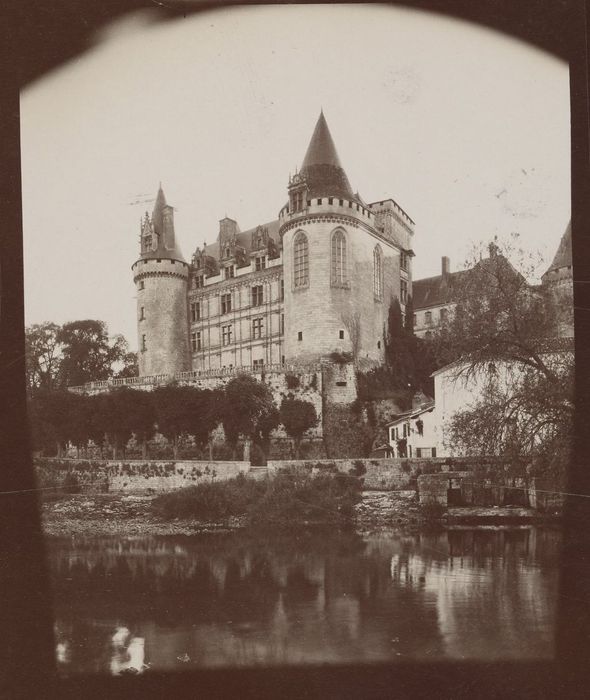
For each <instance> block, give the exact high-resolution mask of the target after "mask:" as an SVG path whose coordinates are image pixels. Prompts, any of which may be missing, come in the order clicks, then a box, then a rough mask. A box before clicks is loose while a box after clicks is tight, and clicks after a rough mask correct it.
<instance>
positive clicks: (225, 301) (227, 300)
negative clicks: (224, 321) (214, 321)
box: [221, 293, 231, 314]
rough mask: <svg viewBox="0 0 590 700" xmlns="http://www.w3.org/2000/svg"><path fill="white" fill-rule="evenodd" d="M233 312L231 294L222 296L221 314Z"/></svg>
mask: <svg viewBox="0 0 590 700" xmlns="http://www.w3.org/2000/svg"><path fill="white" fill-rule="evenodd" d="M230 311H231V293H230V294H222V295H221V313H222V314H228V313H229V312H230Z"/></svg>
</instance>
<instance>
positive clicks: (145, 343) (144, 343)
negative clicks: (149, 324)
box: [141, 333, 147, 352]
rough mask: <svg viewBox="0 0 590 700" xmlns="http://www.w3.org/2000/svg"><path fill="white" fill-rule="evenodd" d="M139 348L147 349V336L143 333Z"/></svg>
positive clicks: (143, 350)
mask: <svg viewBox="0 0 590 700" xmlns="http://www.w3.org/2000/svg"><path fill="white" fill-rule="evenodd" d="M141 350H142V352H145V351H146V350H147V338H146V335H145V333H144V334H143V335H142V336H141Z"/></svg>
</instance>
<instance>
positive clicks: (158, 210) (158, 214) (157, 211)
mask: <svg viewBox="0 0 590 700" xmlns="http://www.w3.org/2000/svg"><path fill="white" fill-rule="evenodd" d="M165 206H166V195H165V194H164V190H163V189H162V183H160V186H159V188H158V194H157V195H156V203H155V204H154V211H153V212H152V223H153V225H154V231H155V232H156V233H157V234H158V235H159V236H161V235H162V233H163V232H164V207H165Z"/></svg>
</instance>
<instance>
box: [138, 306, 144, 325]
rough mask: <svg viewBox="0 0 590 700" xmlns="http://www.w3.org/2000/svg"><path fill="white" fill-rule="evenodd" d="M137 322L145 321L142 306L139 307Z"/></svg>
mask: <svg viewBox="0 0 590 700" xmlns="http://www.w3.org/2000/svg"><path fill="white" fill-rule="evenodd" d="M139 320H140V321H145V309H144V307H143V306H142V307H141V311H140V314H139Z"/></svg>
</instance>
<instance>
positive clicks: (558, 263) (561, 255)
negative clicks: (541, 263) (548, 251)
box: [543, 221, 572, 277]
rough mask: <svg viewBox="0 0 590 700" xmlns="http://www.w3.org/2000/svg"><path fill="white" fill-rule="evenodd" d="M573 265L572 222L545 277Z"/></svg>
mask: <svg viewBox="0 0 590 700" xmlns="http://www.w3.org/2000/svg"><path fill="white" fill-rule="evenodd" d="M571 265H572V222H571V221H570V222H569V223H568V225H567V227H566V229H565V231H564V233H563V236H562V237H561V240H560V241H559V246H558V247H557V251H556V253H555V256H554V258H553V262H552V263H551V265H549V267H548V268H547V270H546V272H545V273H544V275H543V277H544V276H545V275H547V274H549V273H550V272H555V271H556V270H559V269H560V268H563V267H571Z"/></svg>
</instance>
